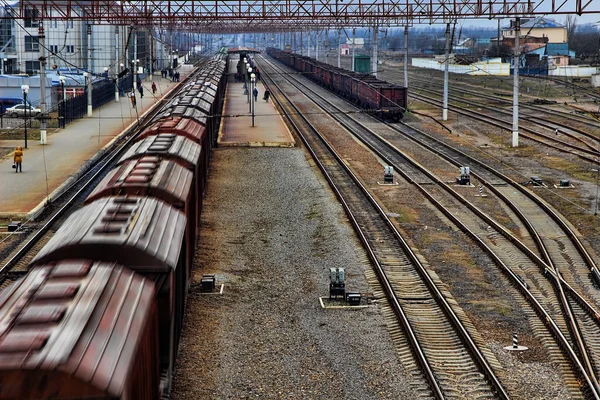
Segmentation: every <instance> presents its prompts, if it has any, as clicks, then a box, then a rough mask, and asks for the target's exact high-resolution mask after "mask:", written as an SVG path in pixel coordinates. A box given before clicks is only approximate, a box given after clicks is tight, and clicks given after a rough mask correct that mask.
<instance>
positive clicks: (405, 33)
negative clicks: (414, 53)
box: [404, 26, 408, 88]
mask: <svg viewBox="0 0 600 400" xmlns="http://www.w3.org/2000/svg"><path fill="white" fill-rule="evenodd" d="M404 87H405V88H407V87H408V26H405V27H404Z"/></svg>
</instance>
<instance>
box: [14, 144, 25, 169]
mask: <svg viewBox="0 0 600 400" xmlns="http://www.w3.org/2000/svg"><path fill="white" fill-rule="evenodd" d="M13 162H14V165H13V167H14V168H15V172H23V166H22V163H23V148H22V147H21V146H17V149H16V150H15V155H14V157H13Z"/></svg>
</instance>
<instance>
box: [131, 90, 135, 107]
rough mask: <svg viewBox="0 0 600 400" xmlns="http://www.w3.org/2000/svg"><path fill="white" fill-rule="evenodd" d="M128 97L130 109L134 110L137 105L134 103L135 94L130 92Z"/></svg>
mask: <svg viewBox="0 0 600 400" xmlns="http://www.w3.org/2000/svg"><path fill="white" fill-rule="evenodd" d="M130 97H131V107H133V108H135V107H136V105H137V104H136V101H135V92H134V91H132V92H131V94H130Z"/></svg>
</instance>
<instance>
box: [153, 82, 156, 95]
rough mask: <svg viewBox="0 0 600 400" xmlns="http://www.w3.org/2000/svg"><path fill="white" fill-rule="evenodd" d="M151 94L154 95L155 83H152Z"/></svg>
mask: <svg viewBox="0 0 600 400" xmlns="http://www.w3.org/2000/svg"><path fill="white" fill-rule="evenodd" d="M152 94H156V83H154V82H152Z"/></svg>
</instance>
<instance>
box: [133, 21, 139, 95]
mask: <svg viewBox="0 0 600 400" xmlns="http://www.w3.org/2000/svg"><path fill="white" fill-rule="evenodd" d="M137 88H138V87H137V29H136V30H134V31H133V94H134V95H135V91H136V90H137Z"/></svg>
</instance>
